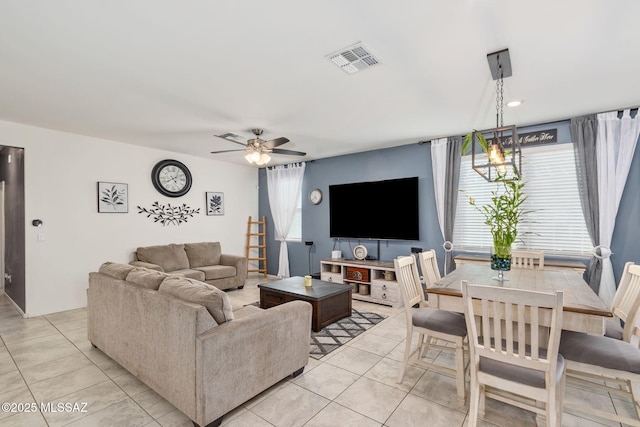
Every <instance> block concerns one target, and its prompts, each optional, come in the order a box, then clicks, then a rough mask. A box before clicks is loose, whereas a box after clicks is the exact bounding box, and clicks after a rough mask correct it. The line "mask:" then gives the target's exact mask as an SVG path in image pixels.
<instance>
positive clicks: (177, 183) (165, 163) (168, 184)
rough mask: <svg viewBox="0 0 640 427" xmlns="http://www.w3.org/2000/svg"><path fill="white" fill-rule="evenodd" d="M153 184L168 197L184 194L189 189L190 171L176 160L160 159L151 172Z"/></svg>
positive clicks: (190, 181)
mask: <svg viewBox="0 0 640 427" xmlns="http://www.w3.org/2000/svg"><path fill="white" fill-rule="evenodd" d="M151 181H152V182H153V186H154V187H155V188H156V190H158V191H159V192H160V193H162V194H164V195H165V196H168V197H180V196H184V195H185V194H187V192H189V190H190V189H191V183H192V179H191V172H189V169H188V168H187V167H186V166H185V165H184V164H182V163H180V162H179V161H177V160H162V161H161V162H158V164H156V165H155V166H154V168H153V171H152V172H151Z"/></svg>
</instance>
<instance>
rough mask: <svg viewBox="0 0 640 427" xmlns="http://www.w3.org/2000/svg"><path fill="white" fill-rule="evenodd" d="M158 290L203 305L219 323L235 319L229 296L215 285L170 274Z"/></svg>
mask: <svg viewBox="0 0 640 427" xmlns="http://www.w3.org/2000/svg"><path fill="white" fill-rule="evenodd" d="M158 292H162V293H166V294H169V295H171V296H174V297H176V298H180V299H182V300H184V301H188V302H192V303H195V304H200V305H203V306H204V307H205V308H206V309H207V311H208V312H209V313H210V314H211V316H213V319H214V320H215V321H216V322H218V324H222V323H225V322H227V321H229V320H233V310H232V307H231V300H229V296H228V295H227V293H226V292H224V291H221V290H220V289H218V288H216V287H215V286H211V285H208V284H206V283H202V282H199V281H197V280H193V279H188V278H186V277H176V276H170V277H167V278H166V279H165V280H164V281H163V282H162V284H161V285H160V289H159V290H158Z"/></svg>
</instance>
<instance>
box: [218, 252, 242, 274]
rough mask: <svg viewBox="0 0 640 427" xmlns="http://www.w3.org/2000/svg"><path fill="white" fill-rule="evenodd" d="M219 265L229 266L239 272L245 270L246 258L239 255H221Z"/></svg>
mask: <svg viewBox="0 0 640 427" xmlns="http://www.w3.org/2000/svg"><path fill="white" fill-rule="evenodd" d="M220 264H222V265H230V266H231V267H235V268H236V270H238V271H239V272H240V271H243V270H246V269H247V258H246V257H243V256H240V255H228V254H222V255H220Z"/></svg>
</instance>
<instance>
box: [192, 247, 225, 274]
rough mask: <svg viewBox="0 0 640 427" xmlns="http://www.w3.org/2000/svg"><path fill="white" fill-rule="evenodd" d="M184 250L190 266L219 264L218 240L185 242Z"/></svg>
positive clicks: (219, 250) (219, 249) (220, 254)
mask: <svg viewBox="0 0 640 427" xmlns="http://www.w3.org/2000/svg"><path fill="white" fill-rule="evenodd" d="M184 250H185V252H186V254H187V258H188V259H189V266H190V267H191V268H197V267H205V266H209V265H218V264H220V257H221V256H222V249H221V248H220V242H202V243H185V245H184Z"/></svg>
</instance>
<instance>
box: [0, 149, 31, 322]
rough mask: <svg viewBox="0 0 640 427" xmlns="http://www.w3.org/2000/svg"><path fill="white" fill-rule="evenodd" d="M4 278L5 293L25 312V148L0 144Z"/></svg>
mask: <svg viewBox="0 0 640 427" xmlns="http://www.w3.org/2000/svg"><path fill="white" fill-rule="evenodd" d="M0 181H2V182H3V183H4V185H3V188H2V196H3V199H4V201H3V202H2V203H1V205H2V208H1V209H0V210H2V217H3V218H2V221H0V227H3V226H4V228H2V230H1V233H2V236H1V238H0V242H1V243H0V246H1V245H4V248H3V252H4V253H3V254H2V263H1V264H2V269H3V270H4V272H2V276H0V277H1V278H2V279H3V280H2V282H3V285H2V287H3V289H4V293H5V294H6V295H7V296H8V297H9V298H11V300H12V301H13V302H14V303H15V304H16V306H18V307H19V308H20V310H22V312H23V313H26V312H27V310H26V289H25V235H24V233H25V203H24V194H25V189H24V148H18V147H9V146H4V145H0Z"/></svg>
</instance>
